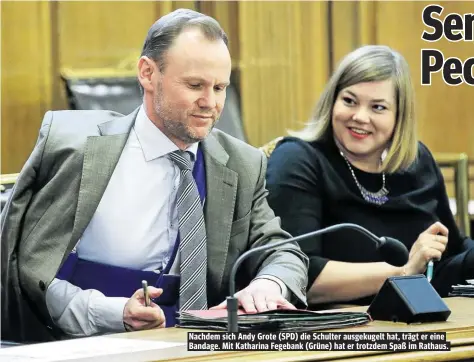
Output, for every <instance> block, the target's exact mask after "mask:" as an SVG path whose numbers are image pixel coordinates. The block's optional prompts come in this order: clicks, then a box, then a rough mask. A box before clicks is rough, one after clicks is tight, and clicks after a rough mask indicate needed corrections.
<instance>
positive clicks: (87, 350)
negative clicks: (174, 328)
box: [0, 336, 186, 362]
mask: <svg viewBox="0 0 474 362" xmlns="http://www.w3.org/2000/svg"><path fill="white" fill-rule="evenodd" d="M182 345H186V343H174V342H162V341H147V340H143V339H129V338H112V337H105V336H101V337H88V338H78V339H72V340H67V341H59V342H48V343H38V344H29V345H24V346H18V347H8V348H2V349H0V361H2V362H3V361H12V362H13V361H15V362H16V361H32V362H38V361H41V362H45V361H67V360H71V359H76V358H87V357H98V356H103V355H108V354H111V355H112V354H119V353H130V352H142V351H149V350H160V349H165V348H170V347H176V346H182Z"/></svg>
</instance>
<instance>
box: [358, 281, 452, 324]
mask: <svg viewBox="0 0 474 362" xmlns="http://www.w3.org/2000/svg"><path fill="white" fill-rule="evenodd" d="M367 313H369V314H370V316H371V317H372V319H373V320H383V321H392V322H404V323H425V322H440V321H446V320H447V319H448V317H449V315H450V314H451V310H450V309H449V308H448V306H447V305H446V303H444V301H443V299H442V298H441V297H440V296H439V294H438V293H437V292H436V290H435V289H434V288H433V286H432V285H431V284H430V283H429V282H428V279H426V277H425V276H424V275H412V276H402V277H390V278H388V279H387V280H386V281H385V283H384V284H383V286H382V288H380V291H379V292H378V294H377V295H376V296H375V298H374V300H373V301H372V303H371V304H370V306H369V309H368V310H367Z"/></svg>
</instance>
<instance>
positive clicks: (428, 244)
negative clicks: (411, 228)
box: [404, 222, 448, 275]
mask: <svg viewBox="0 0 474 362" xmlns="http://www.w3.org/2000/svg"><path fill="white" fill-rule="evenodd" d="M447 243H448V229H447V228H446V226H444V225H443V224H441V223H440V222H435V223H434V224H433V225H431V226H430V227H429V228H428V229H426V230H425V231H423V232H422V233H421V234H420V236H419V237H418V239H417V240H416V242H415V243H414V244H413V246H412V247H411V250H410V255H409V259H408V263H407V264H406V265H405V266H404V269H405V272H406V274H407V275H414V274H421V273H424V272H425V270H426V264H427V263H428V262H429V261H430V260H433V259H434V260H439V259H441V255H442V254H443V252H444V250H445V249H446V244H447Z"/></svg>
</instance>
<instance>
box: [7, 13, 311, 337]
mask: <svg viewBox="0 0 474 362" xmlns="http://www.w3.org/2000/svg"><path fill="white" fill-rule="evenodd" d="M137 68H138V80H139V82H140V85H141V87H142V89H143V104H142V106H140V107H139V108H138V109H136V110H135V111H134V112H133V113H132V114H129V115H127V116H122V115H119V114H116V113H113V112H109V111H61V112H48V113H47V114H46V115H45V117H44V120H43V124H42V126H41V130H40V135H39V139H38V142H37V144H36V147H35V149H34V151H33V153H32V154H31V156H30V158H29V159H28V161H27V163H26V164H25V166H24V168H23V170H22V172H21V174H20V176H19V179H18V182H17V184H16V186H15V189H14V191H13V193H12V196H11V198H10V200H9V201H8V203H7V206H6V208H5V210H4V212H3V214H2V230H1V234H2V235H1V236H2V338H3V339H12V340H17V341H44V340H49V339H53V338H58V337H59V338H64V337H66V338H67V337H71V336H88V335H95V334H101V333H109V332H120V331H124V330H141V329H149V328H156V327H164V326H173V325H175V322H176V321H175V313H176V311H177V310H178V309H181V310H186V309H206V308H210V307H215V308H225V307H226V305H225V302H224V300H225V297H226V295H227V291H228V284H229V275H230V270H231V267H232V266H233V264H234V263H235V261H236V260H237V258H238V257H239V256H240V255H242V254H243V253H244V252H245V251H247V250H249V249H251V248H253V247H256V246H260V245H265V244H268V243H272V242H275V241H277V240H281V239H284V238H288V237H289V235H288V234H287V233H286V232H284V231H282V230H281V229H280V221H279V219H278V218H276V217H275V216H274V214H273V212H272V211H271V209H270V208H269V207H268V205H267V201H266V195H267V191H266V189H265V182H264V175H265V170H266V163H265V162H266V159H265V157H264V155H263V154H262V153H261V152H260V151H258V150H257V149H255V148H253V147H251V146H249V145H247V144H245V143H243V142H241V141H239V140H236V139H234V138H233V137H230V136H228V135H226V134H225V133H223V132H221V131H219V130H213V127H214V125H215V123H216V122H217V121H218V119H219V115H220V114H221V112H222V109H223V107H224V102H225V97H226V87H227V85H228V84H229V78H230V73H231V58H230V55H229V51H228V48H227V37H226V35H225V33H224V31H223V30H222V29H221V27H220V26H219V24H218V23H217V22H216V21H215V20H214V19H212V18H210V17H208V16H205V15H203V14H200V13H197V12H195V11H191V10H182V9H181V10H176V11H174V12H173V13H171V14H168V15H166V16H164V17H162V18H161V19H159V20H158V21H157V22H156V23H155V24H153V26H152V27H151V28H150V30H149V32H148V35H147V37H146V40H145V44H144V47H143V51H142V55H141V57H140V59H139V61H138V67H137ZM307 264H308V260H307V257H306V256H305V255H304V254H303V253H302V252H301V251H300V249H299V247H298V246H297V245H295V244H291V243H290V244H288V245H287V246H285V247H284V248H279V249H276V251H274V252H272V253H262V254H259V255H256V256H255V257H253V258H250V259H249V260H248V262H247V263H246V265H245V266H244V267H242V268H241V270H240V272H239V273H238V281H237V284H238V286H239V287H240V288H239V289H240V291H239V292H238V299H239V302H240V304H241V305H242V307H243V308H244V309H245V310H247V311H249V312H252V311H256V310H257V311H265V310H268V309H275V308H294V306H293V304H291V302H293V303H294V302H298V303H302V304H304V303H305V290H306V285H307V281H306V278H307V277H306V274H307ZM142 280H146V281H147V282H148V285H149V286H150V287H149V288H148V290H147V291H148V294H149V295H150V297H151V298H152V299H151V302H150V303H147V301H146V300H145V299H146V297H145V296H144V291H143V290H142V289H141V288H140V286H141V284H142ZM290 301H291V302H290Z"/></svg>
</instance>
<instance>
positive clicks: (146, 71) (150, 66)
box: [137, 56, 159, 92]
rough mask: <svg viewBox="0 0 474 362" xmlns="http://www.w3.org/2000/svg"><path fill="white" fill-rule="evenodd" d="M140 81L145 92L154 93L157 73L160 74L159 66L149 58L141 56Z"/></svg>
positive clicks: (138, 66) (138, 65) (139, 66)
mask: <svg viewBox="0 0 474 362" xmlns="http://www.w3.org/2000/svg"><path fill="white" fill-rule="evenodd" d="M137 68H138V81H139V82H140V84H141V85H142V87H143V89H144V90H145V91H149V92H153V89H154V85H155V84H156V77H157V75H158V74H157V72H159V69H158V66H157V64H156V63H155V62H154V61H153V60H152V59H150V58H148V57H147V56H141V57H140V59H139V60H138V64H137Z"/></svg>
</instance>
